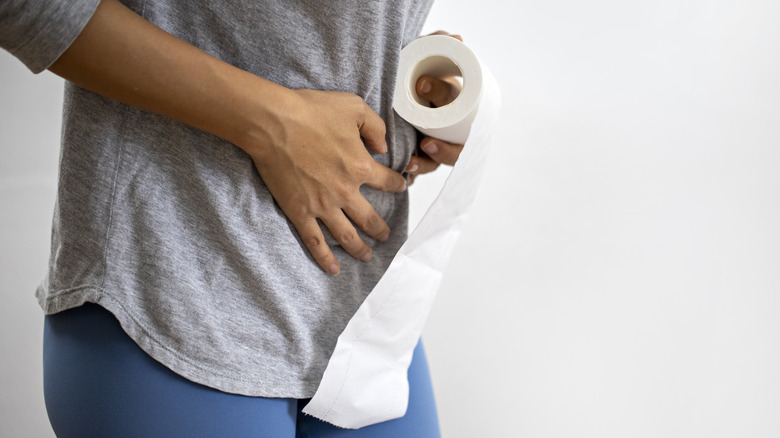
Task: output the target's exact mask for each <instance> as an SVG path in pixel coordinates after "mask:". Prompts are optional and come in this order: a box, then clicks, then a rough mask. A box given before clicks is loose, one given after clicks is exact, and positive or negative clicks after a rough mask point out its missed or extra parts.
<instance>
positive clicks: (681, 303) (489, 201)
mask: <svg viewBox="0 0 780 438" xmlns="http://www.w3.org/2000/svg"><path fill="white" fill-rule="evenodd" d="M777 23H780V4H778V3H777V2H773V1H760V0H750V1H736V0H732V1H720V0H715V1H691V0H658V1H655V2H623V1H617V0H614V1H607V0H594V1H591V2H577V1H574V0H562V1H546V2H474V1H468V2H467V1H443V0H441V1H439V2H438V3H437V4H436V5H435V6H434V10H433V12H432V14H431V17H430V19H429V22H428V25H427V26H426V29H427V30H428V31H433V30H436V29H446V30H449V31H452V32H458V33H461V34H462V35H463V36H464V38H465V39H466V41H467V42H468V43H469V44H470V45H471V46H472V47H473V48H474V49H475V50H476V51H477V52H478V54H479V55H480V57H481V58H482V60H483V62H484V63H485V64H487V65H489V66H490V68H491V70H493V72H494V74H495V75H496V77H497V79H498V80H499V82H500V84H501V85H502V88H503V96H504V108H503V114H502V120H503V125H502V128H501V129H500V130H499V131H498V132H497V133H496V136H497V141H496V147H495V149H494V155H493V157H492V159H491V162H490V163H489V169H488V173H487V175H486V177H485V180H484V183H483V186H482V189H481V192H480V197H479V198H478V200H477V204H476V206H475V210H474V211H473V213H472V214H471V217H470V221H469V224H468V227H467V229H466V231H465V232H464V234H463V236H462V238H461V240H460V242H459V244H458V246H457V248H456V251H455V254H454V256H453V259H452V262H451V263H450V265H449V267H448V269H447V272H446V275H445V279H444V282H443V284H442V287H441V290H440V293H439V297H438V298H437V302H436V305H435V307H434V310H433V312H432V314H431V317H430V319H429V322H428V325H427V327H426V333H425V341H426V346H427V349H428V355H429V360H430V362H431V366H432V373H433V377H434V384H435V389H436V393H437V397H438V403H439V410H440V416H441V422H442V428H443V432H444V435H445V436H446V437H451V438H460V437H505V436H510V437H534V438H536V437H540V438H541V437H544V438H552V437H578V438H579V437H620V438H623V437H660V436H662V437H686V438H687V437H708V438H709V437H713V438H717V437H743V436H749V437H751V438H754V437H755V438H758V437H767V438H769V437H776V436H779V435H780V421H778V420H777V418H778V417H777V412H780V373H778V372H777V370H778V369H780V229H779V227H780V172H779V171H778V169H780V123H778V122H779V121H780V81H778V79H777V78H780V60H779V57H778V53H780V27H779V26H777ZM0 77H1V78H2V81H0V151H2V155H0V157H1V158H0V292H1V293H2V297H3V305H2V306H0V349H1V350H0V351H2V355H0V379H2V380H0V388H2V389H0V409H2V413H1V414H0V436H3V437H6V436H8V437H16V436H25V437H47V436H51V432H50V430H49V427H48V423H47V420H46V416H45V412H44V409H43V401H42V395H41V381H40V380H41V379H40V374H41V365H40V361H41V353H40V347H41V345H40V344H41V341H40V337H41V322H42V315H41V311H40V309H39V308H38V307H37V303H36V302H35V300H34V298H33V291H34V288H35V286H36V284H37V283H38V282H39V281H40V279H41V278H42V276H43V274H44V272H45V268H46V262H47V253H48V239H49V226H50V220H51V213H52V208H53V202H54V188H55V186H54V184H55V179H56V172H57V170H56V166H57V157H58V148H57V142H58V138H59V114H60V105H61V82H60V80H59V79H57V78H56V77H54V76H52V75H51V74H48V73H44V74H42V75H39V76H33V75H31V74H30V73H28V72H27V71H26V70H25V69H24V67H23V66H22V65H21V64H20V63H19V62H18V61H16V60H15V59H13V58H12V57H11V56H10V55H8V54H7V53H5V52H3V53H0ZM445 177H446V171H444V170H442V171H439V172H437V174H435V175H434V176H432V177H429V178H425V179H423V178H420V179H418V182H417V183H416V184H415V185H414V186H413V187H412V193H413V203H414V204H413V219H417V218H419V217H420V215H421V214H422V212H423V211H424V208H425V205H426V204H427V203H428V202H430V200H431V199H432V197H433V195H434V194H435V192H436V190H438V186H439V185H440V184H441V182H442V180H443V178H445Z"/></svg>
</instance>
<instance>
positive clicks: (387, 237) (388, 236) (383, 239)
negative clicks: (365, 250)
mask: <svg viewBox="0 0 780 438" xmlns="http://www.w3.org/2000/svg"><path fill="white" fill-rule="evenodd" d="M389 238H390V232H389V231H388V232H386V233H385V234H382V235H381V236H379V239H377V240H379V241H380V242H387V239H389Z"/></svg>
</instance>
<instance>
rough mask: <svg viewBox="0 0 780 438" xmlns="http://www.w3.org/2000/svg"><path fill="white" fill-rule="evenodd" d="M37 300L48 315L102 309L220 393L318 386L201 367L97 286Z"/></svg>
mask: <svg viewBox="0 0 780 438" xmlns="http://www.w3.org/2000/svg"><path fill="white" fill-rule="evenodd" d="M36 297H37V298H38V303H39V305H40V306H41V308H42V309H43V311H44V313H45V314H46V315H52V314H55V313H59V312H63V311H66V310H68V309H73V308H76V307H79V306H81V305H83V304H85V303H94V304H97V305H99V306H101V307H103V308H104V309H106V310H107V311H109V312H111V313H112V314H113V315H114V317H115V318H116V319H117V321H119V324H120V325H121V326H122V329H123V330H124V331H125V333H127V335H128V336H129V337H130V338H131V339H132V340H133V342H135V343H136V344H137V345H138V346H139V347H140V348H141V349H142V350H144V352H146V354H148V355H149V356H150V357H152V358H153V359H154V360H156V361H157V362H159V363H161V364H162V365H164V366H165V367H166V368H168V369H170V370H171V371H173V372H174V373H176V374H178V375H180V376H181V377H184V378H185V379H187V380H190V381H192V382H195V383H197V384H200V385H204V386H208V387H210V388H213V389H216V390H218V391H222V392H226V393H231V394H239V395H244V396H249V397H267V398H294V399H308V398H311V397H313V396H314V393H315V391H316V390H317V387H318V385H319V382H316V383H312V382H305V381H304V382H301V384H300V385H298V386H295V387H292V388H285V389H279V390H274V389H269V388H272V386H273V385H270V384H268V383H264V382H255V381H249V380H246V379H241V378H236V377H232V376H227V375H225V374H223V373H222V372H221V371H219V370H214V369H209V368H208V367H204V366H202V365H198V364H197V363H196V361H195V360H193V359H190V358H187V357H186V356H185V355H183V354H182V353H181V352H178V351H176V350H175V349H173V348H171V347H168V346H166V345H164V344H163V343H162V342H160V341H159V340H157V339H155V337H154V336H152V335H151V334H150V332H149V331H148V330H146V329H145V328H144V327H143V326H142V325H141V324H140V323H139V322H138V321H137V320H136V319H135V318H134V317H133V316H132V314H131V313H130V312H128V311H127V310H126V309H125V308H124V307H123V306H122V304H121V303H120V302H119V301H117V300H115V299H114V298H112V297H111V296H110V295H106V294H104V293H103V292H102V291H101V290H100V288H98V287H95V286H80V287H74V288H69V289H66V290H61V291H57V292H55V293H50V294H49V293H46V292H45V289H44V287H43V286H41V287H39V288H38V290H37V292H36Z"/></svg>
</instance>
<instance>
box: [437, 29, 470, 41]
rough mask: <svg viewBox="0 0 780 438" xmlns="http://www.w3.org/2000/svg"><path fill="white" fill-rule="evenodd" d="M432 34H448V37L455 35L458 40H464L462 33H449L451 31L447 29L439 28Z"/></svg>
mask: <svg viewBox="0 0 780 438" xmlns="http://www.w3.org/2000/svg"><path fill="white" fill-rule="evenodd" d="M430 35H444V36H448V37H453V38H455V39H456V40H458V41H460V42H463V37H461V36H460V35H457V34H452V33H449V32H447V31H445V30H437V31H436V32H434V33H432V34H430Z"/></svg>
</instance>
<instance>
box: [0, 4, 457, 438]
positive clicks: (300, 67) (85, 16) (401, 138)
mask: <svg viewBox="0 0 780 438" xmlns="http://www.w3.org/2000/svg"><path fill="white" fill-rule="evenodd" d="M429 8H430V2H419V3H418V2H413V1H411V0H409V1H398V2H386V3H384V2H374V1H372V2H357V1H354V2H338V3H336V2H333V3H330V2H317V1H306V0H301V1H297V2H291V3H290V2H277V1H270V0H269V1H261V2H239V1H228V2H200V1H193V2H189V3H187V4H183V2H176V1H173V0H131V1H126V2H124V4H123V3H120V2H118V1H117V0H102V1H100V0H76V1H68V0H54V1H43V0H39V1H22V0H10V1H6V2H4V4H3V5H2V6H0V24H2V26H0V28H1V29H3V30H0V45H2V46H3V47H4V48H6V49H7V50H9V51H10V52H11V53H13V54H14V55H16V56H17V57H19V58H20V60H22V61H23V62H25V64H27V66H28V67H29V68H30V69H31V70H33V71H34V72H39V71H41V70H43V69H46V68H48V69H49V70H51V71H52V72H54V73H56V74H58V75H60V76H62V77H64V78H65V79H67V80H68V81H69V82H68V83H67V85H66V98H65V108H64V113H63V138H62V152H61V162H60V177H59V178H60V182H59V190H58V198H57V205H56V207H55V217H54V224H53V236H52V253H51V259H50V269H49V273H48V275H47V277H46V279H45V280H44V281H43V282H42V284H41V286H40V287H39V289H38V291H37V296H38V299H39V302H40V304H41V306H42V307H43V309H44V311H45V312H46V314H47V315H48V316H47V317H46V326H45V335H44V336H45V338H44V386H45V396H46V404H47V410H48V413H49V417H50V420H51V422H52V426H53V427H54V430H55V432H56V433H57V435H58V436H64V437H68V436H79V437H83V436H116V437H124V436H128V437H129V436H144V437H153V436H165V437H171V436H188V437H192V436H228V437H237V436H269V437H285V436H296V434H297V436H342V435H344V436H356V437H357V436H371V437H381V436H415V437H427V436H438V424H437V420H436V412H435V404H434V402H433V396H432V391H431V387H430V380H429V377H428V371H427V365H426V363H425V357H424V353H423V351H422V348H421V347H420V346H418V348H417V350H416V351H415V357H414V360H413V362H412V365H411V367H410V371H409V373H410V375H409V377H410V387H411V391H412V394H411V396H410V405H409V411H408V412H407V415H406V416H405V417H403V418H401V419H398V420H393V421H389V422H386V423H381V424H377V425H373V426H369V427H367V428H364V429H361V430H357V431H346V430H340V429H338V428H335V427H333V426H330V425H328V424H325V423H323V422H320V421H318V420H315V419H313V418H311V417H304V416H303V415H301V414H300V408H301V407H302V406H303V405H304V404H305V401H306V399H307V398H308V397H311V396H312V395H313V393H314V391H315V390H316V388H317V384H318V382H319V379H320V377H321V375H322V372H323V371H324V368H325V365H326V364H327V360H328V357H329V355H330V353H331V352H332V350H333V348H334V346H335V342H336V338H337V337H338V334H339V333H340V332H341V330H342V329H343V328H344V326H345V325H346V322H347V321H348V320H349V318H350V317H351V316H352V314H353V313H354V311H355V310H356V309H357V307H358V306H359V305H360V303H361V302H362V300H363V299H364V298H365V295H366V294H367V293H368V292H369V291H370V290H371V289H372V287H373V285H374V284H375V283H376V281H377V280H378V279H379V277H380V276H381V274H382V272H384V270H385V269H386V267H387V266H388V264H389V263H390V260H391V259H392V257H393V255H394V254H395V252H396V251H397V250H398V248H399V247H400V245H401V243H402V242H403V240H404V238H405V235H406V226H407V223H406V221H407V214H408V210H407V205H408V198H407V192H406V181H405V178H404V176H403V175H402V173H401V172H404V171H405V172H406V173H407V174H408V175H409V177H410V178H413V177H414V176H416V175H417V174H420V173H425V172H428V171H430V170H432V169H433V168H435V167H436V166H437V165H438V163H439V162H444V163H447V164H452V163H454V161H455V160H456V159H457V156H458V153H459V150H460V147H459V146H457V145H450V144H446V143H444V142H441V141H439V140H435V139H430V138H426V139H423V140H422V148H423V150H425V151H427V152H428V155H429V156H425V157H423V156H415V157H412V152H413V151H414V149H415V148H416V146H417V133H416V131H415V130H414V129H413V128H412V127H411V126H410V125H408V124H407V123H405V122H403V121H402V120H401V119H400V118H398V117H397V116H395V115H394V113H393V112H392V109H391V105H392V102H391V99H392V98H391V96H392V86H393V84H394V83H395V73H396V70H395V69H396V65H397V61H398V55H399V52H400V49H401V47H402V46H403V45H405V44H406V43H408V42H410V41H411V40H412V39H414V38H416V36H417V35H419V33H420V29H421V27H422V24H423V21H424V19H425V16H426V15H427V12H428V9H429ZM417 86H418V92H419V93H420V94H421V95H422V96H424V97H428V98H429V99H430V100H431V101H432V102H433V104H438V105H441V104H446V103H447V102H449V101H450V100H451V99H452V98H453V96H454V95H455V94H456V93H457V91H456V90H455V89H454V88H453V86H451V85H449V83H448V82H446V81H442V80H440V79H439V78H428V77H423V78H420V80H419V81H418V84H417Z"/></svg>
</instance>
